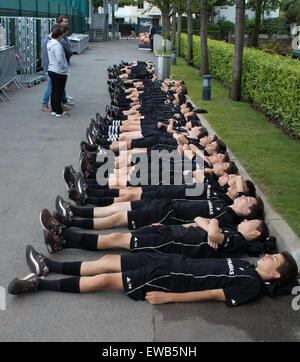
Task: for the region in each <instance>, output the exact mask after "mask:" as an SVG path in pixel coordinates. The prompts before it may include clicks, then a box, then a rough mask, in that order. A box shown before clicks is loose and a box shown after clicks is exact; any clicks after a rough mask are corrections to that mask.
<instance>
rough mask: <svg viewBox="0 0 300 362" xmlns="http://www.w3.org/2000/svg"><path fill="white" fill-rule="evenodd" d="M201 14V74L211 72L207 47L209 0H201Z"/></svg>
mask: <svg viewBox="0 0 300 362" xmlns="http://www.w3.org/2000/svg"><path fill="white" fill-rule="evenodd" d="M200 14H201V33H200V36H201V65H200V75H205V74H209V68H208V48H207V0H200Z"/></svg>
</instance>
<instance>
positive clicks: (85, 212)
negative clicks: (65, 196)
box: [70, 205, 94, 219]
mask: <svg viewBox="0 0 300 362" xmlns="http://www.w3.org/2000/svg"><path fill="white" fill-rule="evenodd" d="M70 209H71V211H72V212H73V215H74V216H79V217H87V218H90V219H92V218H93V217H94V208H93V207H77V206H73V205H71V206H70Z"/></svg>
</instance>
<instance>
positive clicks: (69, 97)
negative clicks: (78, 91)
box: [66, 94, 74, 100]
mask: <svg viewBox="0 0 300 362" xmlns="http://www.w3.org/2000/svg"><path fill="white" fill-rule="evenodd" d="M66 98H67V99H70V100H72V99H74V97H72V96H70V95H69V94H67V95H66Z"/></svg>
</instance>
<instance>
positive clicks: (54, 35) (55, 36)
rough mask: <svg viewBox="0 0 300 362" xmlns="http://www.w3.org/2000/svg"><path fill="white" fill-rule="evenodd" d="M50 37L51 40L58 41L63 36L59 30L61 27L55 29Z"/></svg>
mask: <svg viewBox="0 0 300 362" xmlns="http://www.w3.org/2000/svg"><path fill="white" fill-rule="evenodd" d="M51 36H52V38H53V39H56V40H60V39H61V38H62V36H63V31H62V29H61V26H59V27H57V28H55V29H54V31H53V32H52V35H51Z"/></svg>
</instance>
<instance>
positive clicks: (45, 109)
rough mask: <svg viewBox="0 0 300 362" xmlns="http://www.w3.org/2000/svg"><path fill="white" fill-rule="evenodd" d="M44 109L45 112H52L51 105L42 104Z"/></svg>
mask: <svg viewBox="0 0 300 362" xmlns="http://www.w3.org/2000/svg"><path fill="white" fill-rule="evenodd" d="M41 109H42V111H44V112H51V108H50V107H48V106H42V108H41Z"/></svg>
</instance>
